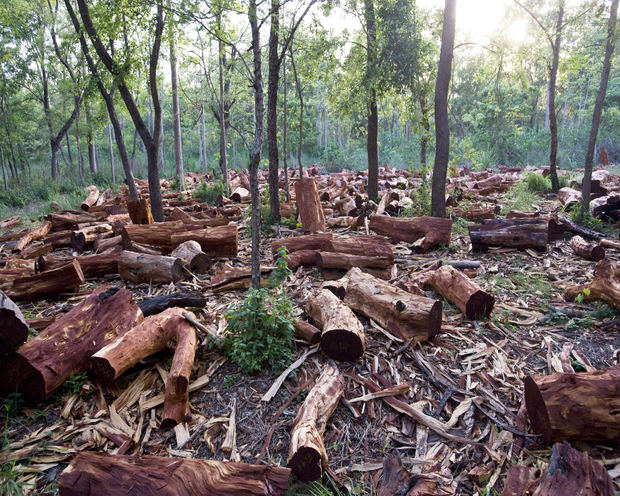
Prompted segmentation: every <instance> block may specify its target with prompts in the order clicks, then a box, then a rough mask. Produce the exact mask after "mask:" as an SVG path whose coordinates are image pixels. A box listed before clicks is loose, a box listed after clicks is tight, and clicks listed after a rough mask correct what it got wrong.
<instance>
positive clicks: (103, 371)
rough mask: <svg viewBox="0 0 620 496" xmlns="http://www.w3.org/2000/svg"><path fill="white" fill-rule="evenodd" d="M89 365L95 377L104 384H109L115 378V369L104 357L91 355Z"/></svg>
mask: <svg viewBox="0 0 620 496" xmlns="http://www.w3.org/2000/svg"><path fill="white" fill-rule="evenodd" d="M90 366H91V368H92V370H93V372H94V373H95V375H96V376H97V379H98V380H99V381H101V382H102V383H104V384H110V383H112V382H113V381H114V379H116V370H114V367H112V366H111V365H110V362H108V361H107V360H106V359H105V358H101V357H98V356H92V357H91V359H90Z"/></svg>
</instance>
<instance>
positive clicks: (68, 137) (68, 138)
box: [65, 132, 73, 169]
mask: <svg viewBox="0 0 620 496" xmlns="http://www.w3.org/2000/svg"><path fill="white" fill-rule="evenodd" d="M70 134H71V133H69V132H67V134H65V140H66V141H67V157H69V165H70V166H71V169H73V154H72V153H71V139H70Z"/></svg>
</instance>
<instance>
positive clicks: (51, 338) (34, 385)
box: [0, 286, 143, 402]
mask: <svg viewBox="0 0 620 496" xmlns="http://www.w3.org/2000/svg"><path fill="white" fill-rule="evenodd" d="M142 318H143V317H142V312H140V309H139V308H138V305H136V303H135V302H134V301H133V295H132V294H131V292H130V291H128V290H126V289H118V288H111V287H110V286H100V287H99V288H97V289H96V290H95V291H94V292H93V293H91V294H90V295H89V296H88V298H86V299H85V300H83V301H82V302H81V303H79V304H78V305H76V306H75V307H73V308H72V309H71V310H70V311H69V312H67V313H66V314H64V315H63V316H62V317H60V318H58V319H57V320H56V321H55V322H54V323H53V324H51V325H50V326H48V327H47V328H46V329H45V330H44V331H42V332H41V333H40V334H38V335H37V336H35V337H34V338H32V339H31V340H30V341H28V342H26V343H25V344H23V345H22V346H21V347H20V348H19V349H18V350H17V351H16V353H15V355H14V356H12V358H11V359H10V360H9V361H8V362H10V363H2V365H0V367H2V366H4V367H5V373H4V375H2V377H3V378H4V379H3V381H2V382H1V383H0V389H2V388H4V389H5V391H8V392H12V391H15V390H16V389H17V390H19V391H21V392H23V393H24V396H25V397H26V398H27V399H28V400H29V401H32V402H40V401H43V400H45V399H47V398H49V397H50V396H51V395H52V394H53V393H54V392H55V391H56V390H57V389H58V388H59V387H60V386H61V385H62V384H63V383H64V382H65V381H66V380H67V379H68V378H69V377H71V376H72V375H74V374H78V373H80V372H83V371H85V370H87V369H88V366H89V361H90V357H91V356H92V355H93V354H94V353H96V352H97V351H99V350H100V349H101V348H103V347H104V346H106V345H107V344H108V343H111V342H112V341H114V340H116V339H117V338H118V337H119V336H122V335H123V334H124V333H126V332H127V331H129V329H131V328H132V327H133V326H134V325H135V324H136V323H137V322H140V321H141V320H142Z"/></svg>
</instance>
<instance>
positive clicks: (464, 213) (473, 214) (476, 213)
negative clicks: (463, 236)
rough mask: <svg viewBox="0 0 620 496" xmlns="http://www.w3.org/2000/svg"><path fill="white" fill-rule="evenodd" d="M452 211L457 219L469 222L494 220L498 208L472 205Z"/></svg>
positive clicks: (495, 206)
mask: <svg viewBox="0 0 620 496" xmlns="http://www.w3.org/2000/svg"><path fill="white" fill-rule="evenodd" d="M452 211H453V213H454V215H456V216H457V217H462V218H463V219H467V220H471V221H479V220H484V219H494V218H495V215H496V214H498V213H499V212H500V207H499V205H494V206H484V205H472V206H471V207H467V208H454V209H453V210H452Z"/></svg>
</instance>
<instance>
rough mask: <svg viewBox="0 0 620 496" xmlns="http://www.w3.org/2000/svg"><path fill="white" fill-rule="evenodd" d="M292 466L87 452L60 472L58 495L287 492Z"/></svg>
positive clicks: (258, 495) (255, 495)
mask: <svg viewBox="0 0 620 496" xmlns="http://www.w3.org/2000/svg"><path fill="white" fill-rule="evenodd" d="M290 472H291V471H290V470H289V469H287V468H283V467H274V466H269V465H250V464H247V463H233V462H221V461H217V460H199V459H193V458H169V457H165V456H143V457H136V456H124V455H100V454H96V453H92V452H83V453H80V454H79V455H77V456H76V457H75V458H74V459H73V460H72V461H71V465H69V467H67V468H66V469H65V471H64V472H63V473H62V474H60V477H59V479H58V488H59V491H60V496H99V495H104V494H105V495H106V496H128V495H138V494H139V495H140V496H206V495H208V496H266V495H269V496H284V493H285V492H286V489H287V487H288V482H289V476H290Z"/></svg>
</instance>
